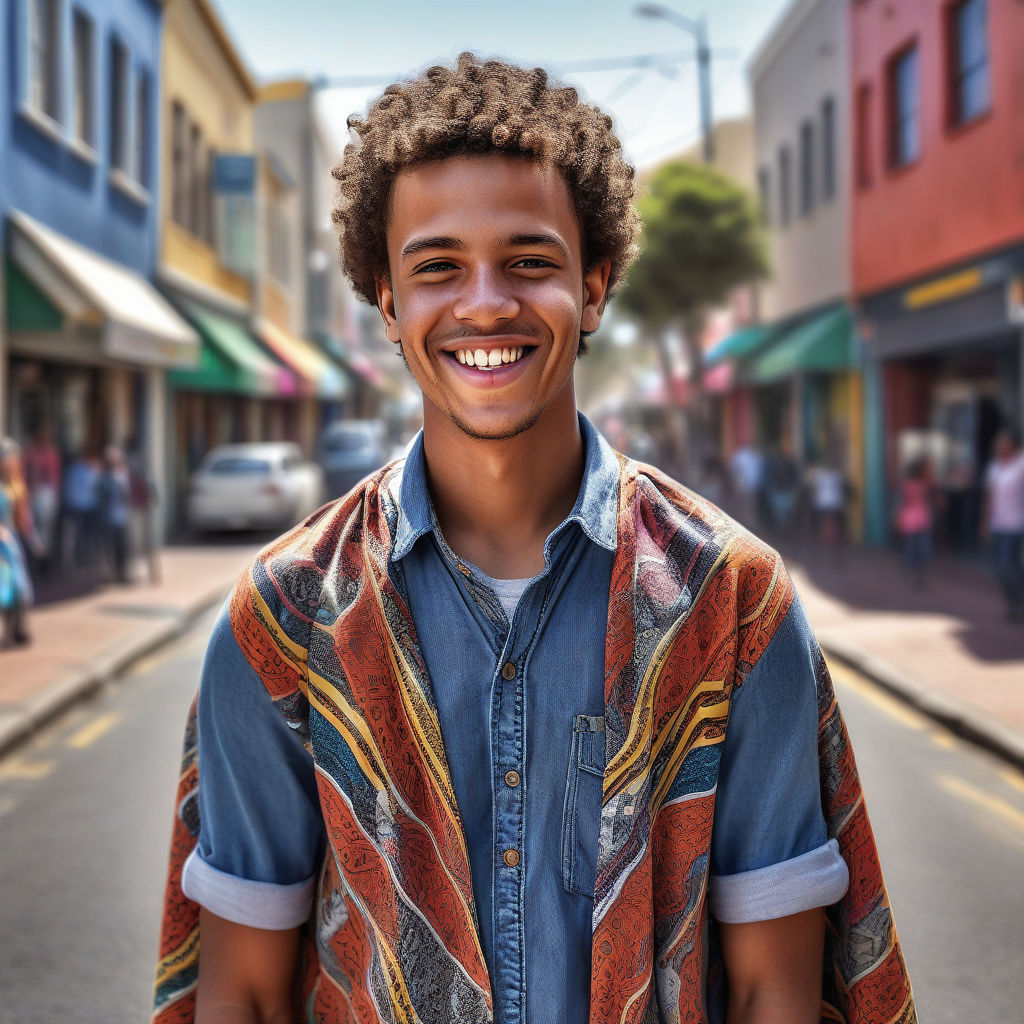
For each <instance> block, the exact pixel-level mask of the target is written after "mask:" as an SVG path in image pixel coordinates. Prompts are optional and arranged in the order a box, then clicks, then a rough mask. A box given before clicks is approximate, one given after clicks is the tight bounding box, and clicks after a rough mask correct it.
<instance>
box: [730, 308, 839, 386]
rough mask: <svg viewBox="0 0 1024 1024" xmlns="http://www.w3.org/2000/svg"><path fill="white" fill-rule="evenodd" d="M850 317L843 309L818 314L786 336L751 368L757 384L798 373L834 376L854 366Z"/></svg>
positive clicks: (751, 374) (768, 382)
mask: <svg viewBox="0 0 1024 1024" xmlns="http://www.w3.org/2000/svg"><path fill="white" fill-rule="evenodd" d="M853 330H854V327H853V316H852V315H851V313H850V310H849V309H848V308H847V307H846V306H838V307H834V308H832V309H830V310H829V311H828V312H825V313H821V314H819V315H818V316H816V317H814V318H813V319H811V320H808V321H806V322H804V323H802V324H801V325H800V326H799V327H794V328H793V329H792V330H790V331H788V332H786V333H785V334H783V335H782V336H781V338H780V339H779V340H778V341H777V342H776V343H775V344H773V345H772V346H771V348H769V349H768V350H767V351H765V352H764V353H763V354H762V355H760V356H759V357H758V358H757V359H756V361H755V362H754V364H753V366H752V367H751V371H750V376H751V378H752V379H753V380H754V381H755V382H756V383H758V384H770V383H772V382H773V381H777V380H782V379H784V378H786V377H791V376H793V375H794V374H797V373H834V372H835V371H837V370H846V369H849V368H850V367H851V366H853V363H854V338H853Z"/></svg>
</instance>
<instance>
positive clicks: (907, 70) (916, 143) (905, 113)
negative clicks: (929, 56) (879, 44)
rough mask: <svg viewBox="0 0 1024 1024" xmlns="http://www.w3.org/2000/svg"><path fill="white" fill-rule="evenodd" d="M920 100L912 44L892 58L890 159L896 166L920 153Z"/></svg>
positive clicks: (890, 80) (915, 48)
mask: <svg viewBox="0 0 1024 1024" xmlns="http://www.w3.org/2000/svg"><path fill="white" fill-rule="evenodd" d="M920 104H921V94H920V89H919V87H918V74H917V47H916V46H911V47H910V48H908V49H906V50H904V51H903V52H902V53H900V54H897V56H895V57H894V58H893V59H892V60H891V61H890V62H889V163H890V165H891V166H893V167H903V166H905V165H906V164H909V163H913V162H914V161H915V160H916V159H917V158H918V157H919V156H920V155H921V125H920V113H921V110H920Z"/></svg>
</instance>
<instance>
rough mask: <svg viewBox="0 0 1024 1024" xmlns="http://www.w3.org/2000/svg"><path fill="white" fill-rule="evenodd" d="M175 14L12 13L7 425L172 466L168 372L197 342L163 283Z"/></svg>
mask: <svg viewBox="0 0 1024 1024" xmlns="http://www.w3.org/2000/svg"><path fill="white" fill-rule="evenodd" d="M162 28H163V8H162V5H161V4H159V3H157V2H155V0H103V2H101V0H82V2H81V3H76V4H74V5H71V4H67V3H61V2H59V0H10V3H8V4H5V7H4V17H3V19H2V22H0V53H2V54H3V63H4V74H3V75H2V76H0V115H2V116H0V153H2V154H3V159H2V160H0V251H2V252H3V253H4V257H3V258H4V267H3V274H2V279H3V285H2V287H0V293H2V295H0V298H2V301H0V427H2V429H3V430H4V431H5V432H6V433H9V434H10V435H12V436H13V437H14V438H15V439H16V440H19V441H21V442H25V441H28V440H30V439H31V438H33V437H34V436H36V435H38V434H39V433H41V432H42V433H47V434H49V435H50V436H51V437H52V439H53V441H54V442H55V444H56V446H57V448H58V449H59V451H60V454H61V456H62V457H63V459H64V461H65V464H66V463H67V461H68V460H70V459H72V458H74V457H76V456H79V455H88V456H97V455H99V454H100V453H101V452H102V450H103V448H104V446H106V445H108V444H115V445H118V446H121V447H132V446H133V447H135V448H136V452H137V454H138V456H139V457H140V458H141V459H143V460H144V461H145V462H146V463H147V464H148V470H149V472H150V473H151V474H152V475H153V476H154V477H155V478H157V479H160V477H161V476H162V474H163V472H164V468H165V434H164V431H165V415H164V394H165V374H166V372H167V370H168V369H170V368H174V367H187V366H190V365H193V364H194V363H195V361H196V359H197V358H198V339H197V337H196V334H195V332H194V331H193V330H192V328H191V327H190V326H189V325H188V324H187V323H186V322H185V321H184V320H183V319H182V318H181V317H180V316H179V315H178V314H177V313H176V312H175V310H174V309H173V308H172V307H171V306H170V305H169V304H168V303H167V302H166V301H165V300H164V298H163V297H162V296H161V295H160V294H159V293H158V291H157V290H156V289H155V288H154V287H153V285H152V283H151V282H152V276H153V270H154V266H155V261H156V252H157V229H158V196H159V187H158V186H159V174H158V172H159V168H158V163H157V142H158V140H157V134H158V114H159V107H158V97H159V92H160V86H161V77H160V75H161V36H162Z"/></svg>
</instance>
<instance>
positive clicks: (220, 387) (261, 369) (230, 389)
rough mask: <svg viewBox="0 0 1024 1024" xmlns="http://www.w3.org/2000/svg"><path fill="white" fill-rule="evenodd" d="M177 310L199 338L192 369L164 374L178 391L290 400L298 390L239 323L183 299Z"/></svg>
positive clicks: (291, 376) (291, 377) (287, 373)
mask: <svg viewBox="0 0 1024 1024" xmlns="http://www.w3.org/2000/svg"><path fill="white" fill-rule="evenodd" d="M181 307H182V309H183V310H184V312H185V313H186V315H187V316H188V318H189V319H190V320H191V321H192V322H193V323H194V324H195V326H196V327H197V328H198V330H199V333H200V335H201V336H202V339H203V344H202V352H201V354H200V359H199V365H198V366H197V367H196V368H195V369H194V370H175V371H173V372H171V373H170V374H168V382H169V383H170V385H171V386H172V387H175V388H178V389H179V390H182V391H218V392H225V393H229V394H238V395H252V396H254V397H260V398H272V397H291V396H293V395H295V394H296V393H297V391H298V382H297V381H296V379H295V375H294V374H293V373H292V372H291V370H289V369H287V367H284V366H281V365H279V364H278V363H276V362H274V360H273V359H271V358H270V356H268V355H267V354H266V353H265V352H264V351H263V349H262V348H260V344H259V342H258V341H257V340H256V339H255V338H254V337H253V336H252V335H251V334H250V333H249V331H248V330H247V329H246V327H244V326H243V325H242V324H240V323H238V322H237V321H235V320H232V319H231V318H230V317H227V316H223V315H222V314H220V313H216V312H214V311H213V310H212V309H209V308H207V307H206V306H203V305H201V304H200V303H198V302H193V301H191V300H187V299H183V300H182V301H181Z"/></svg>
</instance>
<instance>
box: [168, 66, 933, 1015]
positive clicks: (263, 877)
mask: <svg viewBox="0 0 1024 1024" xmlns="http://www.w3.org/2000/svg"><path fill="white" fill-rule="evenodd" d="M351 123H352V125H353V131H354V132H355V133H356V136H357V138H358V144H356V143H353V144H351V145H349V146H348V147H346V150H345V154H344V157H343V159H342V162H341V164H340V166H339V167H338V168H337V169H336V170H335V177H336V178H337V179H338V182H339V187H338V199H337V207H336V210H335V221H336V223H338V224H339V226H340V229H341V252H342V253H343V256H342V259H343V266H344V269H345V271H346V273H347V274H348V276H349V278H350V280H351V281H352V282H353V285H354V287H355V288H356V290H357V291H358V293H359V294H360V295H362V297H363V298H365V299H366V300H367V301H369V302H371V303H373V304H374V305H376V306H377V308H378V309H379V311H380V314H381V316H382V318H383V321H384V325H385V332H386V335H387V337H388V339H389V340H390V341H391V342H392V343H393V344H394V345H395V346H396V348H397V349H398V351H400V352H401V353H402V355H403V357H404V359H405V361H406V363H407V365H408V367H409V369H410V371H411V373H412V375H413V377H414V378H415V380H416V382H417V384H418V385H419V387H420V389H421V391H422V394H423V413H424V425H423V430H422V433H421V434H420V435H418V437H417V439H416V441H415V443H414V444H413V445H412V446H411V448H410V450H409V453H408V456H407V457H406V458H405V459H404V460H399V461H397V462H394V463H391V464H389V465H388V466H386V467H385V468H383V469H382V470H379V471H378V472H376V473H375V474H373V475H372V476H370V477H368V478H367V479H366V480H364V481H363V482H362V483H360V484H358V485H357V486H356V487H355V488H354V489H353V490H352V491H351V492H350V493H349V494H348V495H346V496H345V497H343V498H341V499H339V500H337V501H335V502H333V503H331V504H329V505H327V506H325V507H324V509H322V510H321V511H320V512H318V513H315V514H313V515H312V516H310V517H308V518H307V519H306V520H304V521H303V523H301V524H300V525H299V526H298V527H296V528H295V529H293V530H292V531H291V532H289V533H288V534H286V535H284V536H283V537H281V538H280V539H278V540H277V541H275V542H273V543H272V544H270V545H269V546H268V547H267V548H266V549H264V551H263V552H262V553H261V554H260V555H258V556H257V557H256V559H255V560H254V562H253V563H252V565H251V566H250V567H249V569H248V570H247V571H246V572H245V573H244V574H243V576H242V578H241V579H240V581H239V583H238V584H237V585H236V587H235V589H234V591H233V593H232V595H231V597H230V598H229V600H228V601H227V603H226V604H225V606H224V608H223V609H222V611H221V615H220V617H219V620H218V624H217V625H216V627H215V630H214V635H213V637H212V639H211V642H210V646H209V649H208V652H207V657H206V660H205V667H204V671H203V675H202V678H201V680H200V686H199V694H198V704H197V705H196V706H194V709H195V710H196V716H197V717H190V725H189V728H188V731H187V740H186V754H185V761H184V763H183V767H184V772H183V775H182V779H181V785H180V788H179V797H180V802H179V807H178V813H177V815H176V817H175V825H174V828H175V832H174V838H173V840H172V848H173V853H172V863H171V868H170V873H169V878H168V886H167V904H166V910H165V917H164V931H163V936H162V940H161V962H160V965H159V968H158V975H157V986H156V1015H155V1018H154V1019H155V1020H156V1021H157V1022H158V1024H162V1022H165V1021H169V1020H174V1021H185V1020H192V1019H195V1020H198V1021H212V1020H214V1019H224V1020H226V1019H228V1018H229V1017H230V1018H231V1019H232V1020H236V1021H239V1022H242V1021H256V1020H271V1019H273V1020H293V1019H295V1020H297V1019H300V1018H301V1019H303V1020H317V1021H321V1022H324V1024H331V1022H341V1021H351V1020H367V1021H368V1020H408V1021H413V1020H422V1021H438V1022H442V1021H452V1022H455V1021H458V1022H484V1021H494V1022H498V1024H511V1022H513V1021H515V1022H517V1024H521V1022H523V1021H529V1022H530V1024H554V1022H558V1024H583V1022H585V1021H594V1022H597V1021H600V1022H605V1021H612V1020H614V1021H620V1020H633V1021H640V1020H643V1021H649V1022H655V1021H670V1020H671V1021H675V1020H698V1019H701V1020H707V1021H709V1022H712V1024H716V1022H722V1021H724V1020H725V1019H726V1013H728V1015H729V1020H731V1021H732V1020H740V1019H743V1020H755V1019H757V1020H767V1019H768V1018H769V1016H772V1017H774V1018H775V1019H780V1017H779V1012H781V1011H778V1008H779V1007H783V1008H784V1015H785V1017H786V1019H787V1020H791V1021H815V1022H817V1021H818V1020H819V1019H820V1018H821V1016H822V1014H823V1012H824V1013H827V1014H828V1016H829V1017H836V1018H838V1017H843V1018H844V1019H849V1020H856V1021H857V1022H859V1024H868V1022H878V1024H881V1022H882V1021H886V1022H888V1021H892V1020H896V1019H901V1020H903V1021H913V1020H914V1019H915V1016H914V1010H913V1003H912V999H911V995H910V987H909V982H908V980H907V977H906V972H905V969H904V966H903V960H902V957H901V954H900V952H899V943H898V941H897V939H896V936H895V932H894V929H893V925H892V917H891V913H890V911H889V908H888V901H887V896H886V894H885V888H884V884H883V882H882V877H881V874H880V871H879V869H878V861H877V853H876V851H875V848H874V842H873V839H872V837H871V832H870V828H869V826H868V823H867V818H866V812H865V810H864V803H863V798H862V794H861V792H860V788H859V785H858V783H857V777H856V774H855V772H854V770H853V760H852V752H851V750H850V748H849V741H848V739H847V736H846V733H845V730H844V727H843V724H842V720H841V718H840V716H839V712H838V709H837V706H836V703H835V698H834V695H833V693H832V688H831V683H830V681H829V677H828V672H827V669H826V667H825V663H824V661H823V659H822V657H821V655H820V652H819V651H818V648H817V646H816V644H815V643H814V640H813V637H812V635H811V633H810V630H809V627H808V624H807V620H806V617H805V616H804V613H803V611H802V610H801V606H800V603H799V600H798V599H797V597H796V595H795V593H794V591H793V586H792V583H791V581H790V579H789V577H788V576H787V574H786V572H785V569H784V568H783V566H782V565H781V564H780V562H779V559H778V556H777V555H776V554H775V553H774V552H773V551H772V550H771V549H770V548H768V547H767V546H766V545H764V544H762V543H761V542H760V541H758V540H756V539H755V538H754V537H752V536H751V535H750V534H748V533H747V532H746V531H744V530H742V529H740V528H739V527H738V526H737V525H736V524H735V523H733V522H732V521H731V520H730V519H728V518H727V517H726V516H725V515H724V514H723V513H720V512H718V510H717V509H715V508H714V507H713V506H711V505H710V504H708V503H707V502H705V501H704V500H703V499H701V498H699V497H698V496H696V495H695V494H693V493H692V492H689V491H687V490H685V489H684V488H682V487H680V486H679V485H678V484H676V483H675V482H674V481H672V480H670V479H669V478H668V477H666V476H665V475H663V474H662V473H660V472H658V471H657V470H654V469H651V468H649V467H643V466H641V465H640V464H638V463H635V462H632V461H630V460H628V459H626V458H624V457H619V456H617V455H616V454H615V453H614V452H613V451H612V449H611V448H610V447H609V446H608V445H607V443H606V442H605V441H604V440H603V439H602V438H601V437H600V435H599V434H598V433H597V431H596V430H595V429H594V428H593V427H592V426H591V424H590V422H589V420H587V419H586V418H585V417H583V416H581V415H580V414H579V413H578V411H577V409H576V400H575V389H574V382H573V368H574V364H575V361H576V359H577V357H578V355H579V353H580V351H581V350H582V349H583V348H584V347H585V344H586V342H585V339H586V336H587V335H589V334H590V333H591V332H592V331H594V330H596V329H597V327H598V325H599V323H600V320H601V315H602V312H603V310H604V307H605V303H606V301H607V299H608V296H609V293H610V290H611V289H612V288H613V287H614V286H615V285H616V284H618V283H619V282H620V281H621V279H622V275H623V273H624V272H625V270H626V268H627V267H628V265H629V262H630V260H631V258H632V256H633V253H634V252H635V246H636V240H637V235H638V229H639V223H638V218H637V215H636V212H635V207H634V203H633V196H634V181H633V171H632V168H630V167H629V166H628V165H627V164H626V163H625V162H624V160H623V158H622V156H621V153H620V146H619V143H618V141H617V139H616V138H615V136H614V135H613V134H612V130H611V121H610V119H609V118H608V117H607V116H606V115H604V114H602V113H601V112H600V111H598V110H597V109H596V108H594V107H590V106H587V105H585V104H583V103H582V102H581V101H580V100H579V99H578V98H577V95H576V93H575V91H574V90H572V89H561V88H556V87H554V86H552V85H551V84H549V82H548V79H547V76H546V74H545V73H544V72H543V71H542V70H540V69H534V70H529V71H528V70H524V69H520V68H517V67H513V66H511V65H508V64H505V63H502V62H499V61H488V62H486V63H481V62H480V61H478V60H477V59H476V58H475V57H473V56H472V55H470V54H464V55H462V56H460V57H459V59H458V63H457V65H456V67H455V69H454V70H453V69H451V68H443V67H436V68H432V69H431V70H429V71H427V72H426V73H424V74H423V75H422V76H420V77H419V78H417V79H415V80H413V81H410V82H405V83H401V84H398V85H394V86H391V87H389V89H388V90H387V91H386V92H385V94H384V96H383V97H382V98H381V99H379V100H378V101H377V102H375V103H374V104H373V106H372V107H371V108H370V110H369V113H368V115H367V116H366V117H365V118H356V119H353V121H352V122H351ZM197 727H198V728H197ZM819 736H820V737H821V745H820V747H819ZM197 739H198V748H197V747H196V746H195V742H196V740H197ZM712 820H713V821H714V829H712ZM186 855H187V859H186ZM848 865H849V866H848ZM851 873H852V877H851V878H849V886H848V876H849V875H850V874H851ZM824 907H829V908H831V909H830V910H829V911H828V914H827V915H826V912H825V910H823V909H822V908H824ZM826 916H827V918H828V925H827V926H826ZM200 938H201V941H200ZM200 950H201V953H200ZM200 955H201V957H202V965H201V968H200V965H199V957H200ZM823 965H824V971H823V970H822V968H823ZM197 979H198V981H197ZM826 1005H827V1008H826V1009H824V1010H823V1007H826ZM770 1007H775V1008H776V1009H771V1008H770ZM217 1014H220V1015H221V1016H220V1017H219V1018H217Z"/></svg>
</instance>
